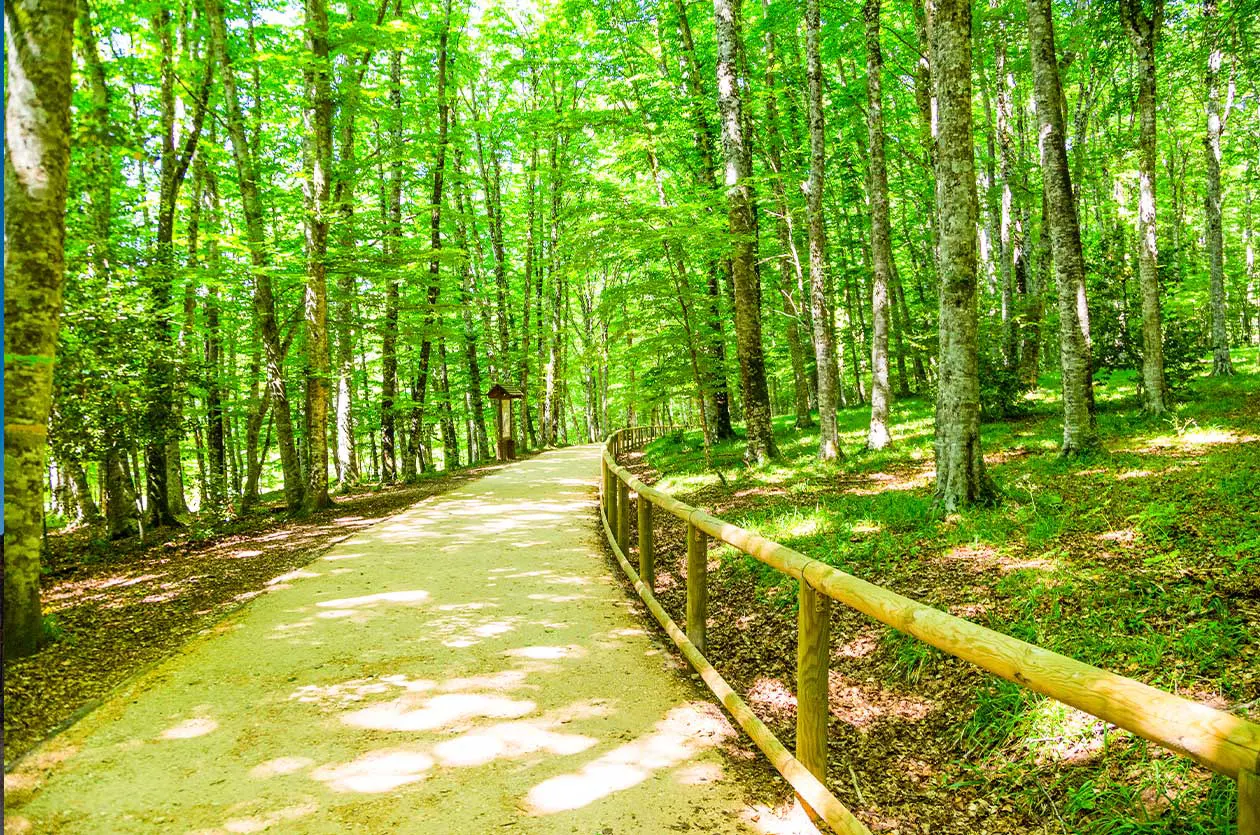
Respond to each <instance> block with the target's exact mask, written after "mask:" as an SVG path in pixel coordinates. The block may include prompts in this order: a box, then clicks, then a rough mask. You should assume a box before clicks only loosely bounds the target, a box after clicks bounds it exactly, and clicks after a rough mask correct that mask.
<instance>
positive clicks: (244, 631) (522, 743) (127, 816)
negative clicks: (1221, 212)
mask: <svg viewBox="0 0 1260 835" xmlns="http://www.w3.org/2000/svg"><path fill="white" fill-rule="evenodd" d="M598 460H599V447H598V446H585V447H574V448H568V449H563V450H557V451H553V452H547V453H544V454H542V455H539V456H537V457H535V458H532V459H529V460H526V461H522V462H520V463H518V464H515V465H513V466H511V467H508V468H505V469H502V470H499V471H496V472H495V473H493V474H491V475H488V476H486V477H485V478H483V479H480V480H479V481H476V482H473V483H471V484H468V485H465V486H463V487H461V488H459V489H457V490H455V491H453V492H450V493H447V494H444V495H441V496H435V497H432V498H429V499H426V500H424V501H422V502H420V503H419V504H417V505H415V506H414V507H412V508H410V509H409V510H407V511H405V512H403V513H401V514H399V515H397V516H394V517H392V518H390V519H387V520H385V521H383V522H381V523H379V524H377V525H375V526H373V527H371V528H368V529H366V530H363V531H360V532H358V533H355V534H353V535H352V536H350V537H349V538H348V539H346V540H345V541H343V542H342V543H341V544H339V545H337V546H335V547H334V548H332V549H331V550H330V551H329V552H327V553H326V554H324V555H323V556H322V557H320V558H318V559H316V560H315V561H313V562H312V563H311V564H310V565H308V566H307V567H306V568H305V569H303V570H300V571H297V572H294V573H293V575H288V576H286V577H284V578H280V582H277V583H275V584H274V585H273V586H272V587H271V590H270V591H269V593H267V594H266V595H264V596H262V597H260V598H259V599H257V600H255V601H254V602H253V603H252V604H251V605H250V606H248V607H246V608H245V609H243V610H241V611H240V612H239V613H238V614H237V615H235V616H233V617H231V618H229V619H228V620H226V621H224V622H223V623H221V624H220V625H219V626H218V627H217V628H216V629H215V630H214V633H213V634H211V635H208V636H204V637H202V638H199V639H198V640H196V641H193V642H192V643H191V644H190V645H188V646H187V647H186V648H185V649H184V650H183V651H182V652H181V653H180V654H179V655H177V656H175V657H174V658H172V659H170V660H168V661H167V662H165V663H163V664H162V665H160V666H159V667H157V668H155V669H154V670H152V671H151V672H149V673H147V674H145V675H143V676H141V677H140V678H138V679H137V680H135V681H133V682H132V683H131V684H130V685H128V686H127V687H126V688H124V689H123V690H122V691H121V692H119V693H118V694H116V695H115V696H114V697H113V698H111V699H110V700H109V701H108V702H106V703H105V704H104V705H102V706H101V707H100V708H99V709H97V710H96V711H94V712H93V713H92V714H90V715H89V716H88V717H86V718H85V719H84V720H83V721H81V722H79V723H78V724H77V725H75V726H74V727H72V728H71V729H70V730H68V731H67V732H65V733H64V734H62V735H61V736H59V737H56V738H55V739H54V740H52V741H51V742H49V743H48V744H46V745H45V746H43V747H42V748H40V749H37V750H36V751H35V752H34V753H33V754H32V755H31V756H30V757H28V758H26V760H24V761H23V762H22V763H21V764H20V765H19V768H18V769H17V770H16V771H15V772H14V773H13V774H10V775H6V781H5V782H6V807H7V808H6V812H7V814H6V826H5V830H6V832H8V831H23V830H26V831H33V832H129V833H130V832H163V833H166V832H189V831H191V832H256V831H261V830H263V829H267V830H268V831H282V832H303V833H334V832H336V833H340V832H382V833H384V832H417V833H465V832H467V833H474V832H475V833H485V832H510V833H517V832H522V833H523V832H538V833H543V832H546V833H559V832H564V833H569V832H573V833H581V834H582V835H596V833H618V835H621V834H622V833H652V834H653V835H654V834H655V833H664V832H670V831H691V832H721V833H727V832H745V831H755V829H754V827H755V826H756V824H753V823H750V821H752V820H755V819H756V817H757V816H756V814H754V813H752V811H751V810H750V809H749V808H747V807H746V805H745V803H744V802H743V801H742V800H741V799H740V798H741V795H742V793H741V791H740V789H739V787H738V786H737V785H735V784H733V782H732V780H731V779H724V778H723V775H724V772H725V765H726V761H725V757H724V755H723V754H722V753H721V752H720V751H719V750H717V746H718V744H719V743H720V742H721V740H722V739H723V738H724V737H726V736H727V735H729V734H731V733H733V731H732V730H731V726H730V725H729V723H728V722H727V721H726V720H725V718H724V717H723V716H722V715H721V714H720V713H719V712H718V711H717V709H716V708H715V707H714V706H713V705H711V704H710V703H708V702H705V701H703V700H700V699H698V698H697V691H696V690H695V689H694V688H693V687H691V686H690V685H689V684H688V683H687V682H686V681H685V680H684V679H683V678H682V677H681V676H679V675H678V673H677V662H675V661H673V660H672V656H671V655H670V654H669V653H668V652H666V651H664V650H663V649H662V648H661V646H660V645H659V644H658V643H656V642H654V641H653V640H652V639H651V638H650V637H649V635H648V634H647V633H646V632H645V630H644V628H643V626H642V623H641V620H640V619H639V618H638V617H636V616H635V615H634V613H633V610H632V608H631V606H630V605H629V603H628V601H627V599H626V596H625V595H624V594H623V592H622V591H621V589H620V588H619V586H618V585H617V583H616V582H615V581H614V579H613V576H612V573H611V568H610V567H609V564H608V563H607V561H606V560H605V559H603V557H602V555H601V552H600V549H599V547H598V545H597V542H598V540H597V539H596V536H597V534H596V532H595V527H594V524H593V523H594V517H595V513H594V508H595V491H594V484H595V481H596V476H597V473H598V472H599V469H598ZM242 556H248V555H246V554H242ZM154 605H161V604H160V601H154ZM767 823H768V821H767Z"/></svg>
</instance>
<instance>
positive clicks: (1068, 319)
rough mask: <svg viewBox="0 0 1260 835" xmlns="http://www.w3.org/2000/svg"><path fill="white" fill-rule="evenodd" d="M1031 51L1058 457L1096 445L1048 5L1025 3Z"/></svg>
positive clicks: (1080, 263) (1077, 239)
mask: <svg viewBox="0 0 1260 835" xmlns="http://www.w3.org/2000/svg"><path fill="white" fill-rule="evenodd" d="M1028 40H1029V44H1030V46H1031V54H1032V66H1033V76H1034V86H1035V90H1036V98H1037V119H1038V122H1039V123H1040V125H1041V129H1040V130H1039V131H1038V136H1039V137H1040V145H1041V168H1042V179H1043V181H1044V188H1045V194H1046V208H1047V215H1046V218H1045V220H1046V222H1047V223H1048V226H1049V233H1050V246H1051V249H1052V252H1053V254H1054V269H1055V284H1056V286H1057V288H1058V299H1059V368H1060V371H1061V372H1062V377H1063V379H1062V383H1063V385H1062V390H1063V446H1062V454H1063V455H1065V456H1068V455H1079V454H1081V453H1087V452H1091V451H1093V450H1094V449H1095V448H1097V446H1098V435H1097V432H1096V431H1095V429H1094V416H1093V413H1092V409H1091V404H1092V403H1093V399H1094V398H1093V393H1092V391H1091V389H1092V384H1093V381H1092V375H1091V373H1090V364H1091V362H1092V360H1091V358H1090V342H1089V308H1088V306H1087V304H1086V298H1085V259H1084V256H1083V255H1082V253H1081V227H1080V221H1079V219H1078V216H1077V209H1076V197H1075V195H1074V193H1073V191H1072V175H1071V172H1070V171H1069V169H1068V158H1067V135H1066V125H1065V118H1064V113H1063V111H1062V109H1061V106H1060V101H1061V99H1062V95H1061V86H1060V83H1059V65H1058V61H1057V54H1056V52H1055V47H1054V22H1053V18H1052V10H1051V5H1050V0H1028Z"/></svg>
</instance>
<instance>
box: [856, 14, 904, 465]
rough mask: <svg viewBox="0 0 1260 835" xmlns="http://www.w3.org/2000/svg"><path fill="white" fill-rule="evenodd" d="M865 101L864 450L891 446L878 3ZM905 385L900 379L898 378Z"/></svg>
mask: <svg viewBox="0 0 1260 835" xmlns="http://www.w3.org/2000/svg"><path fill="white" fill-rule="evenodd" d="M864 14H865V17H866V98H867V119H866V121H867V128H868V130H869V132H870V150H871V159H870V178H871V179H870V198H871V253H872V256H873V258H872V261H873V262H874V264H873V265H874V270H873V272H872V276H871V425H870V429H869V431H868V432H867V434H866V446H867V448H868V449H883V448H884V447H886V446H888V445H889V443H891V441H892V438H891V436H890V435H889V433H888V410H889V406H890V404H891V401H892V392H891V390H890V387H889V384H888V319H889V311H888V286H889V284H890V283H891V282H892V269H893V266H892V264H893V255H892V229H891V225H890V221H889V216H888V215H889V213H888V170H887V167H886V165H885V162H884V102H883V95H882V92H881V79H880V75H881V74H882V73H883V71H884V56H883V52H882V51H881V50H880V46H879V0H866V5H865V7H864ZM903 379H904V375H903Z"/></svg>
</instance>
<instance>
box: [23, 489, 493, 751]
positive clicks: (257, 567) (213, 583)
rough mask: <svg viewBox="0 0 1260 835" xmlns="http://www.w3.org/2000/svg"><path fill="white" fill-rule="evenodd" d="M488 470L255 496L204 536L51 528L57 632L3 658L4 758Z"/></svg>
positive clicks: (48, 575)
mask: <svg viewBox="0 0 1260 835" xmlns="http://www.w3.org/2000/svg"><path fill="white" fill-rule="evenodd" d="M496 469H497V466H486V467H480V468H477V469H474V470H466V471H460V472H457V473H454V474H452V475H450V476H445V475H443V476H436V477H429V478H426V479H425V480H423V481H421V482H419V483H417V484H414V485H404V486H399V487H394V488H389V489H385V490H379V491H363V492H358V493H353V494H350V495H344V496H339V497H337V506H336V507H335V508H333V509H331V510H329V511H326V512H323V513H320V514H316V515H315V516H312V517H310V518H308V519H303V520H291V519H288V518H287V517H285V516H284V515H283V514H282V513H281V512H280V510H279V508H276V507H272V506H264V507H262V508H260V509H259V511H258V512H257V513H255V514H253V515H251V516H248V517H245V518H242V519H238V520H236V521H234V522H232V523H231V524H230V526H229V528H228V529H227V530H226V531H225V532H223V533H220V534H217V535H215V536H212V537H209V538H204V539H198V538H195V537H194V536H193V534H194V533H195V531H194V530H193V529H183V530H180V531H171V530H166V529H163V530H159V531H155V532H150V533H149V535H148V537H147V542H146V543H141V542H140V541H139V540H138V539H129V540H123V541H121V542H113V543H109V542H104V541H101V540H99V539H97V538H98V537H100V536H101V535H102V532H101V530H99V529H96V528H91V529H80V530H77V531H72V532H69V533H67V534H63V535H54V536H52V537H50V538H49V548H48V552H47V554H46V556H45V559H44V569H45V573H44V580H43V595H42V597H43V604H44V612H45V614H46V615H48V618H49V623H50V625H51V629H52V631H53V633H54V635H55V636H56V640H55V641H54V642H53V643H51V644H49V645H48V646H46V647H45V648H44V649H42V650H41V651H40V652H39V653H38V654H36V655H34V656H30V657H27V658H22V659H18V660H16V661H9V662H7V663H6V664H5V676H4V679H5V685H4V691H5V692H4V698H5V711H4V730H5V762H6V764H11V763H12V762H14V761H15V760H16V759H17V758H18V757H20V756H21V755H22V754H23V753H25V752H26V751H27V750H29V748H30V747H31V746H32V745H34V744H35V743H36V742H38V741H39V739H41V738H42V737H43V736H45V735H46V734H48V733H49V732H50V731H52V730H53V729H54V728H55V727H57V726H58V724H59V723H62V722H64V721H66V720H67V719H68V718H69V717H70V716H71V715H72V714H74V712H75V711H76V710H78V709H80V708H81V707H82V706H83V705H84V704H85V703H88V702H90V700H93V699H98V698H100V697H101V696H103V695H105V694H106V693H107V692H108V691H109V690H110V688H112V687H114V686H115V685H117V684H118V683H119V682H120V681H123V680H124V679H126V678H127V677H128V676H129V675H132V674H134V673H135V672H136V671H137V670H139V669H141V668H143V667H144V666H145V665H146V664H149V663H152V662H154V661H155V660H157V659H159V658H161V657H163V656H164V655H166V654H168V653H170V652H172V651H174V650H175V649H177V648H178V647H179V646H180V645H181V644H183V643H184V642H185V641H187V640H188V639H189V638H190V637H192V636H193V635H195V634H196V633H197V632H199V631H201V630H204V629H206V628H208V627H210V626H212V625H213V624H214V623H215V622H216V621H218V620H220V619H221V618H222V617H223V616H224V615H225V614H226V613H227V612H230V611H232V610H233V609H235V608H237V607H239V606H240V605H241V604H243V603H245V602H247V601H249V600H251V599H254V598H256V597H257V596H259V595H262V594H265V593H267V592H273V591H278V590H281V589H283V588H286V587H287V586H288V584H289V583H291V582H292V581H293V580H296V579H299V578H301V577H303V576H307V575H305V574H304V573H303V572H302V570H301V567H302V566H304V565H306V564H307V563H309V562H310V561H311V559H312V558H314V557H315V556H316V555H317V554H318V553H319V552H320V551H321V550H323V549H324V548H327V547H328V546H329V545H330V544H332V543H334V542H336V541H338V540H340V539H343V538H345V537H346V536H348V535H350V534H352V533H354V532H355V531H357V530H360V529H362V528H364V527H367V526H369V525H372V524H374V523H375V522H377V521H378V520H380V519H381V518H383V517H385V516H389V515H390V514H393V513H397V512H398V511H400V510H403V509H404V508H406V507H408V506H410V505H412V504H415V503H416V502H417V501H420V500H421V499H424V498H427V497H429V496H432V495H435V494H437V493H441V492H443V491H445V490H447V489H450V488H451V487H454V486H456V485H459V484H464V483H468V482H469V481H471V480H472V479H475V478H479V477H481V476H483V475H485V474H487V473H489V472H493V471H495V470H496ZM354 557H355V555H354V553H353V552H347V553H345V554H344V555H343V556H342V559H345V560H347V561H352V560H353V559H354ZM347 564H348V563H347Z"/></svg>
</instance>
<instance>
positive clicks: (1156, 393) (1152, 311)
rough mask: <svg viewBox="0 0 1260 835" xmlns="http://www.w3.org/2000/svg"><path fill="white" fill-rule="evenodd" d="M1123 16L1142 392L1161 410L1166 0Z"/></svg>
mask: <svg viewBox="0 0 1260 835" xmlns="http://www.w3.org/2000/svg"><path fill="white" fill-rule="evenodd" d="M1120 17H1121V18H1122V19H1123V20H1124V24H1125V28H1126V29H1127V30H1128V33H1129V40H1130V41H1131V42H1132V43H1133V50H1134V52H1136V53H1137V60H1138V115H1139V119H1140V122H1141V133H1140V137H1139V140H1138V157H1139V166H1138V182H1139V187H1138V240H1139V244H1138V253H1139V256H1140V257H1139V260H1138V279H1139V283H1140V284H1141V288H1142V394H1143V397H1144V399H1145V403H1146V409H1147V410H1148V411H1150V412H1152V413H1154V414H1162V413H1163V412H1165V411H1167V409H1168V389H1167V384H1166V382H1165V379H1164V330H1163V321H1162V319H1163V314H1162V313H1161V312H1160V298H1159V295H1160V294H1159V272H1158V260H1159V246H1158V243H1157V240H1156V225H1155V217H1156V213H1155V171H1156V153H1155V106H1156V99H1155V45H1156V43H1157V41H1158V40H1159V33H1160V29H1162V28H1163V25H1164V0H1152V11H1151V13H1150V14H1149V15H1148V14H1147V13H1146V12H1145V10H1144V9H1143V8H1142V0H1120Z"/></svg>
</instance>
